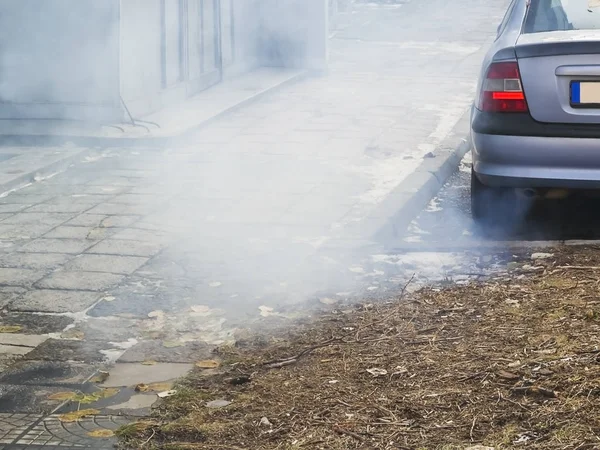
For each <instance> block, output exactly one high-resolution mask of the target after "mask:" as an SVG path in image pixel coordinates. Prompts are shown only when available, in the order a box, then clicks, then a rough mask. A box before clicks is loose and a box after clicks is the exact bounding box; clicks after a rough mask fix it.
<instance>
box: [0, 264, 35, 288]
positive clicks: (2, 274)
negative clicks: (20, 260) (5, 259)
mask: <svg viewBox="0 0 600 450" xmlns="http://www.w3.org/2000/svg"><path fill="white" fill-rule="evenodd" d="M43 277H44V272H41V271H39V270H32V269H20V268H18V269H17V268H6V267H3V268H0V285H1V286H23V287H27V286H31V285H32V284H34V283H35V282H36V281H38V280H40V279H42V278H43Z"/></svg>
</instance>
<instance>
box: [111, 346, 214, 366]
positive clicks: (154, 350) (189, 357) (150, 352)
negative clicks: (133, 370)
mask: <svg viewBox="0 0 600 450" xmlns="http://www.w3.org/2000/svg"><path fill="white" fill-rule="evenodd" d="M211 350H212V348H211V347H210V346H208V345H207V344H204V343H201V342H188V343H187V344H185V346H182V347H175V348H167V347H165V346H164V345H163V342H162V341H156V340H155V341H144V342H140V343H139V344H137V345H134V346H133V347H131V348H130V349H129V350H127V351H126V352H125V353H124V354H123V355H122V356H121V357H120V358H119V359H118V360H117V362H119V363H134V362H143V361H146V360H149V359H151V360H153V361H156V362H162V363H194V362H196V361H199V360H203V359H208V358H210V356H211Z"/></svg>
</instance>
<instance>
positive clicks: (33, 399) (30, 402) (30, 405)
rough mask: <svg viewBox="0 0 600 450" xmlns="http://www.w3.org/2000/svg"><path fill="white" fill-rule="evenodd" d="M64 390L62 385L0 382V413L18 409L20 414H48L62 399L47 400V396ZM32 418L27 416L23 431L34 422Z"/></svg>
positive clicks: (12, 411)
mask: <svg viewBox="0 0 600 450" xmlns="http://www.w3.org/2000/svg"><path fill="white" fill-rule="evenodd" d="M64 390H65V388H64V387H59V386H36V385H30V386H23V385H12V384H0V413H14V412H15V411H18V412H19V413H21V414H42V415H46V414H50V413H51V412H52V411H54V410H55V409H56V408H58V407H59V406H60V404H61V403H63V401H62V400H49V399H48V397H50V396H51V395H52V394H57V393H59V392H64ZM32 419H33V418H32V417H31V416H30V417H29V418H28V420H29V421H30V422H29V424H28V426H27V427H25V428H24V429H23V432H25V431H26V430H27V428H29V427H30V426H32V425H33V424H34V423H35V421H32ZM16 437H18V436H16ZM16 437H15V438H16Z"/></svg>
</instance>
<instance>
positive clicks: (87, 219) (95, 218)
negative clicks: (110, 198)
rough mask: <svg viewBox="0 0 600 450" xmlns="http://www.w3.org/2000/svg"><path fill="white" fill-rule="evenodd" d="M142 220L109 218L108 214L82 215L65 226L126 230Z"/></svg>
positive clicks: (130, 217)
mask: <svg viewBox="0 0 600 450" xmlns="http://www.w3.org/2000/svg"><path fill="white" fill-rule="evenodd" d="M138 220H140V216H107V215H106V214H88V213H86V214H81V215H79V216H77V217H75V218H74V219H73V220H70V221H69V222H67V223H66V224H65V225H69V226H76V227H82V226H83V227H93V228H124V227H128V226H130V225H132V224H133V223H135V222H136V221H138Z"/></svg>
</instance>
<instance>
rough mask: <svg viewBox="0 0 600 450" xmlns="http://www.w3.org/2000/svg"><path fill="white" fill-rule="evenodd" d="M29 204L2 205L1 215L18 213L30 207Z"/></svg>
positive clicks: (0, 205) (0, 207)
mask: <svg viewBox="0 0 600 450" xmlns="http://www.w3.org/2000/svg"><path fill="white" fill-rule="evenodd" d="M29 206H30V205H28V204H26V203H25V204H22V203H4V204H0V213H17V212H19V211H22V210H23V209H25V208H27V207H29Z"/></svg>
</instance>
